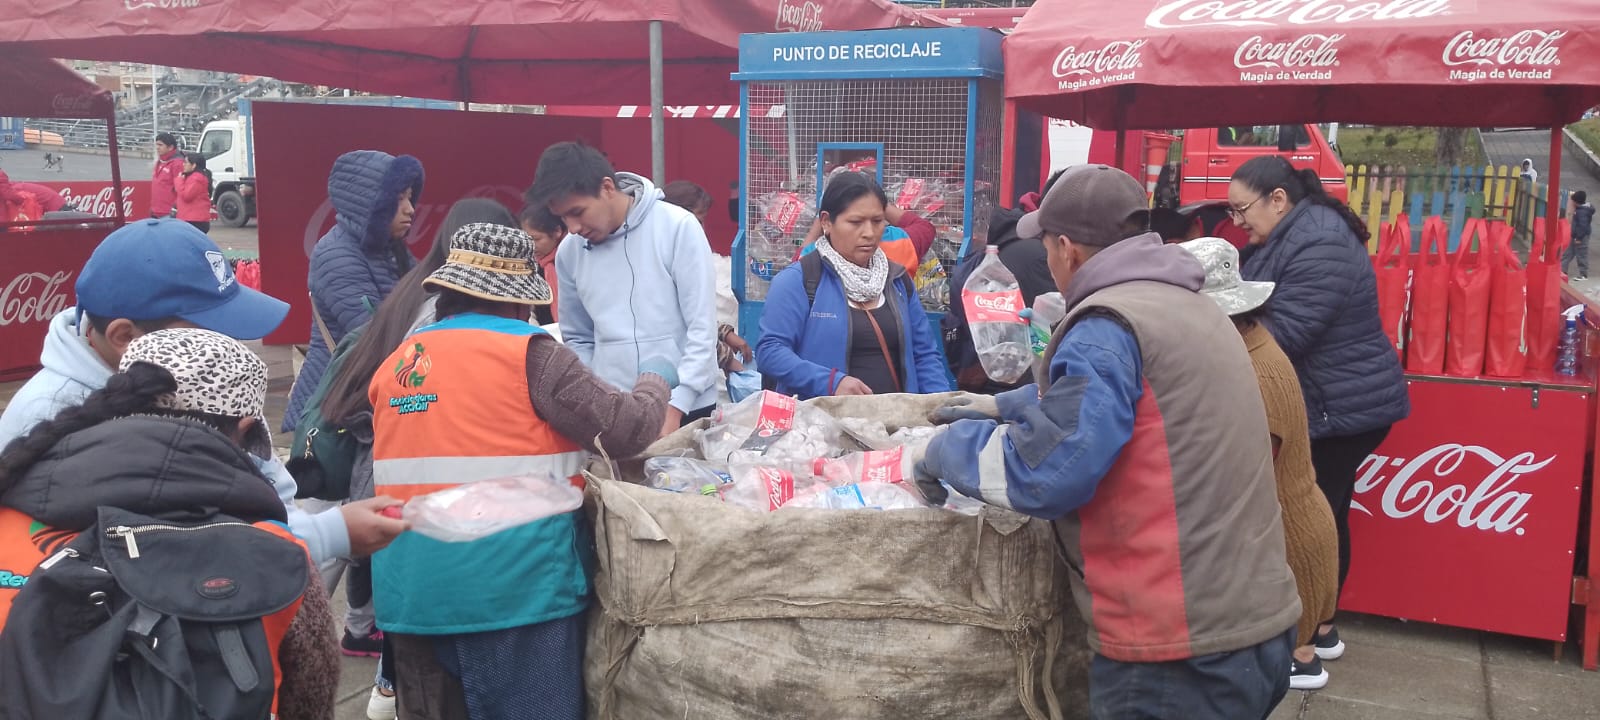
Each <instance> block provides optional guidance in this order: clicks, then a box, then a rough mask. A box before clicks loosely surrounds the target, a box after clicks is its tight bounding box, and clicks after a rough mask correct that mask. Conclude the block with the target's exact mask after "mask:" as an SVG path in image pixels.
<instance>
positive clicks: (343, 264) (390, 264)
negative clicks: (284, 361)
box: [283, 150, 422, 432]
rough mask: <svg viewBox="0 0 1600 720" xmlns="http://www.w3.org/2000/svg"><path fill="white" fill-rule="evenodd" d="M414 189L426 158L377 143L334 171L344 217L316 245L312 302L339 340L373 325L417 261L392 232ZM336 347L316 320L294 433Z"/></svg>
mask: <svg viewBox="0 0 1600 720" xmlns="http://www.w3.org/2000/svg"><path fill="white" fill-rule="evenodd" d="M407 188H410V189H411V202H413V203H415V202H417V201H418V198H420V197H421V196H422V163H420V162H418V161H417V159H416V158H414V157H411V156H410V155H401V156H400V157H395V156H393V155H390V154H388V153H384V152H379V151H377V150H357V151H355V152H349V153H345V154H343V155H340V156H339V159H338V160H336V161H334V163H333V171H332V172H330V173H328V198H329V199H330V200H331V201H332V202H333V209H334V210H335V211H337V213H338V221H337V222H336V223H335V224H334V226H333V229H331V230H329V231H328V234H326V235H323V236H322V238H321V239H320V240H318V241H317V245H316V248H314V249H313V250H312V251H311V273H310V278H309V284H310V288H311V302H312V303H313V305H314V306H315V307H316V310H317V312H318V313H320V314H321V315H322V320H323V322H325V323H327V324H328V332H329V333H331V334H332V335H333V341H334V343H336V344H337V343H338V342H339V341H340V340H343V339H344V336H345V333H348V332H350V331H351V330H354V329H355V328H358V327H360V326H361V325H363V324H365V323H366V322H367V320H370V319H371V317H372V312H371V308H376V307H377V306H378V304H379V303H382V302H383V299H384V298H385V297H387V296H388V295H389V291H390V290H392V289H394V284H395V282H396V281H398V280H399V279H400V276H401V275H404V274H405V272H406V271H407V270H410V269H411V266H412V265H413V264H415V261H414V260H412V258H411V254H410V252H409V251H408V250H406V246H405V242H404V241H403V240H395V239H393V238H391V237H389V225H390V223H391V222H392V221H393V220H394V214H395V209H396V208H398V207H399V205H400V193H402V192H404V191H405V190H406V189H407ZM332 355H333V353H332V351H330V350H329V349H328V346H327V343H325V342H323V339H322V332H321V331H320V330H318V329H317V325H316V320H315V319H314V318H313V319H312V322H311V349H310V351H309V352H307V353H306V362H305V365H303V366H302V367H301V368H300V377H299V378H298V379H296V380H295V384H294V393H293V394H292V395H290V396H289V409H288V412H287V413H285V414H284V416H283V430H284V431H285V432H292V431H293V430H294V426H295V422H296V421H297V420H299V419H300V413H301V412H302V411H303V410H304V408H305V404H306V402H307V401H308V400H310V398H311V396H312V394H313V393H315V392H316V390H317V383H319V382H321V380H322V373H323V372H324V371H325V370H327V367H328V361H329V360H330V359H331V358H332Z"/></svg>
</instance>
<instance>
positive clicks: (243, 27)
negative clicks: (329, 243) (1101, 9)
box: [0, 0, 937, 105]
mask: <svg viewBox="0 0 1600 720" xmlns="http://www.w3.org/2000/svg"><path fill="white" fill-rule="evenodd" d="M656 20H659V21H661V22H662V24H663V30H662V40H663V52H662V56H663V58H664V60H665V71H664V79H665V82H664V84H665V94H666V101H667V102H669V103H680V104H682V103H713V102H736V101H737V85H735V84H734V83H732V82H730V81H729V79H728V76H729V74H730V73H732V72H733V71H734V70H735V69H736V66H737V53H738V44H739V35H740V34H741V33H752V32H777V31H788V30H824V29H833V30H856V29H869V28H887V27H896V26H900V25H915V24H928V23H930V22H934V23H937V21H930V20H928V19H926V18H923V17H922V16H920V15H918V14H917V13H916V12H914V11H912V10H910V9H908V8H904V7H901V6H899V5H896V4H893V3H891V2H888V0H462V1H461V2H439V1H427V0H424V1H423V2H410V3H396V2H393V0H339V1H338V2H333V1H330V0H282V1H281V2H257V1H252V0H85V1H83V2H66V3H61V2H54V3H19V4H16V7H14V8H12V9H11V11H10V12H8V13H5V14H0V47H5V46H7V45H13V46H22V47H26V48H27V49H29V50H32V51H35V52H38V53H40V54H45V55H50V56H53V57H70V58H81V59H91V60H122V61H132V62H148V63H156V64H161V65H174V66H179V67H192V68H204V69H211V70H221V71H228V72H237V73H246V74H254V75H267V76H271V77H276V78H279V79H282V80H288V81H293V82H304V83H314V84H320V85H329V86H334V87H346V88H356V89H360V90H364V91H369V92H377V93H386V94H393V95H406V96H412V97H425V98H437V99H443V100H455V101H466V102H484V103H543V104H571V105H596V104H620V103H627V102H640V101H642V100H645V99H648V98H649V96H650V95H649V90H650V77H649V34H648V33H649V24H650V22H651V21H656Z"/></svg>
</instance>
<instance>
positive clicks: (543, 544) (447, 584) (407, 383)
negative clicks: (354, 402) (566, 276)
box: [369, 223, 677, 720]
mask: <svg viewBox="0 0 1600 720" xmlns="http://www.w3.org/2000/svg"><path fill="white" fill-rule="evenodd" d="M424 285H425V286H427V287H429V288H430V289H433V290H435V291H437V292H438V302H437V305H436V308H437V311H438V318H439V321H438V322H436V323H434V324H432V325H428V326H426V327H423V328H421V329H419V330H417V331H416V332H415V333H413V334H412V335H411V336H410V337H408V338H406V340H405V342H403V343H402V344H401V345H400V347H399V348H398V349H396V350H395V351H394V353H393V354H392V355H390V356H389V359H388V360H387V361H385V362H384V363H383V364H382V365H381V366H380V369H379V370H378V373H377V375H376V376H374V377H373V378H372V384H371V387H370V391H369V399H370V400H371V401H372V407H373V418H372V429H373V436H374V439H373V448H372V451H373V452H372V456H373V464H372V465H373V468H372V469H373V478H374V480H375V482H376V485H377V490H378V492H379V493H380V494H383V495H389V496H392V497H395V498H399V499H401V500H409V499H411V498H414V497H418V496H420V495H426V494H429V493H433V492H438V491H441V490H448V489H452V488H456V487H460V486H461V485H464V484H468V483H472V482H476V481H481V480H492V479H496V478H503V477H508V476H524V475H533V476H542V477H545V478H548V479H551V480H553V481H556V482H572V483H575V484H578V483H581V482H582V480H581V477H580V475H579V473H580V471H581V469H582V467H583V463H584V462H585V461H586V460H587V453H586V452H585V451H586V450H589V449H600V448H603V449H604V450H605V451H607V452H609V453H610V454H611V455H613V456H616V457H626V456H631V455H635V454H637V453H639V452H640V451H642V450H644V448H645V447H646V446H648V445H649V444H650V443H651V442H653V441H654V440H655V439H656V438H657V437H658V436H659V435H660V431H661V425H662V423H663V422H664V421H665V419H666V414H667V401H668V399H669V397H670V393H671V391H672V385H674V384H676V382H677V378H676V375H677V373H676V370H674V367H673V364H672V363H671V362H669V361H667V360H666V359H665V358H648V357H647V358H644V360H643V362H641V363H640V365H639V366H640V368H641V370H643V371H644V372H645V374H644V375H641V376H640V378H639V381H638V383H637V384H636V385H635V386H634V389H633V391H632V392H624V391H621V390H618V389H617V388H615V387H614V386H612V385H611V384H610V383H607V382H606V381H604V380H602V379H600V378H599V377H598V376H596V375H595V374H593V373H592V372H590V371H589V370H588V368H586V367H585V366H584V365H583V363H582V362H581V361H580V360H579V359H578V356H577V355H576V354H574V353H573V352H572V351H570V350H568V349H567V348H565V347H564V346H562V345H561V344H560V343H558V342H556V341H555V339H554V338H551V337H550V336H549V335H548V334H546V333H545V332H544V331H543V330H541V329H540V328H539V327H538V326H536V325H531V324H529V322H528V319H529V317H530V315H531V312H530V309H531V308H532V307H533V306H537V305H542V304H547V303H549V302H550V300H551V294H550V287H549V285H548V284H547V283H546V282H545V280H544V278H543V277H541V275H540V273H538V272H537V271H536V270H535V267H534V264H533V240H532V239H531V238H529V237H528V235H527V234H526V233H524V232H522V231H521V230H517V229H514V228H508V227H505V226H502V225H492V224H487V223H478V224H472V225H466V226H464V227H462V228H461V229H460V230H458V231H457V232H456V233H455V235H454V236H453V237H452V238H451V243H450V253H449V255H448V256H446V260H445V264H444V266H443V267H441V268H439V269H438V270H437V271H435V272H434V273H433V274H432V275H429V276H428V279H427V280H426V281H424ZM591 547H592V541H591V539H590V536H589V531H588V528H587V527H585V522H584V519H583V515H582V512H581V511H577V512H571V513H566V514H563V515H557V516H554V517H548V518H545V519H542V520H538V521H535V522H532V523H529V524H526V525H522V526H520V527H515V528H512V529H509V530H506V531H504V532H500V533H497V534H494V535H491V536H489V537H485V538H481V539H478V540H474V541H471V542H456V543H445V542H439V541H437V540H433V539H430V538H427V537H424V536H422V535H419V534H417V533H412V532H406V533H402V534H401V535H400V537H399V538H396V539H395V541H394V544H392V545H390V546H389V547H388V548H387V549H385V550H383V551H381V552H379V553H378V554H376V555H374V556H373V558H372V576H373V593H374V602H375V605H376V609H377V616H378V626H379V627H380V628H382V629H383V631H384V633H385V634H386V636H387V637H388V638H389V640H390V642H391V645H392V647H393V648H394V651H395V671H396V674H397V676H398V677H397V678H396V680H397V681H398V682H397V683H396V685H397V686H398V689H399V691H400V716H401V717H405V718H408V719H410V720H433V719H440V720H454V719H456V718H472V719H474V720H487V719H490V718H541V720H580V719H581V718H582V717H583V716H584V714H583V712H584V694H583V647H584V638H585V631H584V624H583V617H584V612H585V611H586V610H587V609H588V606H589V593H590V578H589V574H588V570H587V569H586V566H587V565H588V563H587V557H586V556H588V555H589V554H590V553H591V552H592V550H591ZM535 668H537V669H535Z"/></svg>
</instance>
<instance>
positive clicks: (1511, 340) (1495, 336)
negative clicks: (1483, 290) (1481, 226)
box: [1483, 222, 1528, 378]
mask: <svg viewBox="0 0 1600 720" xmlns="http://www.w3.org/2000/svg"><path fill="white" fill-rule="evenodd" d="M1511 235H1512V230H1511V226H1510V225H1507V224H1505V223H1504V222H1490V223H1489V238H1490V244H1491V245H1492V246H1493V248H1494V250H1493V254H1492V255H1491V256H1490V258H1489V276H1490V278H1491V280H1490V283H1489V285H1490V290H1489V335H1488V338H1487V340H1486V341H1485V343H1484V354H1483V374H1484V375H1487V376H1489V377H1495V378H1520V377H1522V373H1523V371H1524V370H1525V369H1527V364H1528V333H1527V323H1528V271H1527V270H1526V269H1524V268H1523V267H1522V262H1521V261H1520V260H1518V259H1517V254H1516V252H1514V251H1513V250H1512V249H1511Z"/></svg>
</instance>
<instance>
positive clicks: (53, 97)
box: [0, 48, 112, 118]
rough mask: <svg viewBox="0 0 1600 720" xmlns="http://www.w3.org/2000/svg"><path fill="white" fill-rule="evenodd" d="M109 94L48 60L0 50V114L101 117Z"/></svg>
mask: <svg viewBox="0 0 1600 720" xmlns="http://www.w3.org/2000/svg"><path fill="white" fill-rule="evenodd" d="M111 105H112V103H111V93H110V92H108V91H107V90H106V89H105V88H102V87H100V86H99V85H96V84H94V83H92V82H89V81H88V80H87V79H85V78H84V77H83V76H82V75H79V74H77V73H75V72H73V71H72V70H71V69H70V68H68V67H67V66H65V65H62V64H61V63H59V62H56V61H55V60H51V59H50V58H48V57H42V56H39V55H35V54H33V53H30V52H26V51H17V50H12V49H9V48H0V115H4V116H9V117H58V118H105V117H109V116H110V115H111Z"/></svg>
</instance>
